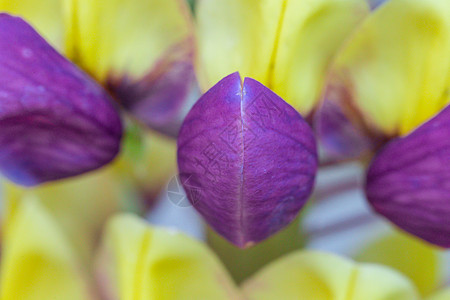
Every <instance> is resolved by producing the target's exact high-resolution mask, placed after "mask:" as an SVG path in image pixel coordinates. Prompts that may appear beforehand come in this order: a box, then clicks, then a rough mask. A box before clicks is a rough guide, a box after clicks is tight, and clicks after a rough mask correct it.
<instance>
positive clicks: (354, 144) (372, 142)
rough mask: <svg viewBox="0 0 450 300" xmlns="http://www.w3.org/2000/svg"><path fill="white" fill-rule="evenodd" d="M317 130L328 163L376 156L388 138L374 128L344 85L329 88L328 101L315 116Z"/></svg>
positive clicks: (325, 98) (325, 99)
mask: <svg viewBox="0 0 450 300" xmlns="http://www.w3.org/2000/svg"><path fill="white" fill-rule="evenodd" d="M314 129H315V132H316V138H317V140H318V142H319V145H320V146H321V147H322V148H321V150H322V153H323V154H324V156H325V157H326V161H327V162H330V161H331V162H339V161H343V160H351V159H359V158H362V157H364V156H367V155H372V153H373V152H374V151H375V149H378V148H379V147H380V145H383V144H384V143H385V142H386V138H385V137H384V136H383V135H381V134H380V133H378V132H375V130H374V129H373V128H370V126H368V125H367V124H366V123H365V121H364V120H363V116H362V114H361V112H359V111H358V109H356V108H355V105H354V104H353V102H352V96H351V95H350V93H349V92H348V91H347V90H345V88H342V87H341V86H339V87H337V86H333V85H330V86H328V88H327V90H326V93H325V97H324V101H323V103H322V104H321V105H320V106H319V108H318V110H317V111H316V113H315V115H314Z"/></svg>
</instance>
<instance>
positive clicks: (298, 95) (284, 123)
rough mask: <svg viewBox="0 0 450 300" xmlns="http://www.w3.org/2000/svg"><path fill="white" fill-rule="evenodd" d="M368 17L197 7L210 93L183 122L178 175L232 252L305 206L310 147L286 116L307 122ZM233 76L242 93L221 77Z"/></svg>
mask: <svg viewBox="0 0 450 300" xmlns="http://www.w3.org/2000/svg"><path fill="white" fill-rule="evenodd" d="M367 12H368V5H367V3H366V2H365V1H360V0H351V1H341V0H326V1H316V2H314V3H312V2H311V3H309V2H307V1H297V0H294V1H247V0H245V1H200V2H199V3H198V4H197V14H196V15H197V44H198V45H197V49H198V58H197V77H198V78H199V81H200V83H201V86H202V88H203V89H204V90H205V91H206V90H208V89H210V88H211V87H212V88H211V89H210V90H209V91H208V93H206V94H205V95H204V96H203V97H202V98H201V99H200V100H199V101H198V102H197V104H196V105H195V106H194V107H193V109H192V110H191V111H190V113H189V114H188V116H187V117H186V119H185V121H184V125H183V127H182V129H181V132H180V137H179V139H178V167H179V171H180V175H181V181H182V183H183V186H184V187H185V189H186V190H187V193H188V197H189V199H190V201H191V202H192V203H193V204H194V206H195V207H196V208H197V209H198V211H199V212H200V213H201V214H202V215H203V216H204V217H205V219H206V220H207V221H208V223H209V224H210V225H211V226H212V227H213V228H214V229H215V230H217V231H218V232H219V233H220V234H221V235H223V236H224V237H226V238H227V239H228V240H230V241H231V242H233V243H234V244H236V245H238V246H240V247H245V246H249V245H253V244H255V243H257V242H259V241H261V240H264V239H266V238H267V237H268V236H270V235H271V234H273V233H275V232H277V231H278V230H280V229H281V228H283V227H284V226H286V225H287V224H289V223H290V222H291V221H292V220H293V219H294V217H295V216H296V215H297V213H298V211H299V210H300V209H301V208H302V207H303V205H304V203H305V201H306V199H307V198H308V197H309V195H310V193H311V191H312V186H313V182H314V176H315V172H316V167H317V158H316V157H317V154H316V149H315V142H314V139H313V136H312V132H311V130H310V128H309V127H308V125H307V124H306V122H305V121H304V120H303V119H302V117H301V116H300V115H298V114H295V113H294V111H293V108H294V109H297V110H298V111H300V112H301V113H303V115H304V116H308V115H309V114H310V112H311V111H312V110H313V108H314V105H315V103H316V102H317V100H318V99H319V96H320V91H321V89H322V85H323V84H324V80H325V77H326V74H327V70H328V66H329V63H330V62H331V60H332V58H333V57H334V55H335V53H336V51H337V50H338V49H339V47H340V46H341V45H342V43H343V41H344V40H345V38H346V37H347V36H348V35H349V33H350V32H351V31H352V30H353V28H354V27H355V26H356V25H357V24H358V23H359V22H360V21H361V19H362V18H363V17H364V16H365V15H366V14H367ZM236 71H237V72H239V73H240V74H242V76H248V77H246V79H245V80H244V82H243V83H240V79H239V76H237V75H230V76H228V77H225V76H227V75H229V74H230V73H233V72H236ZM219 80H220V81H219ZM218 81H219V82H218ZM217 82H218V83H217ZM273 92H275V93H277V94H278V95H279V96H281V98H283V99H281V98H280V97H278V96H277V95H275V94H274V93H273ZM284 101H286V102H287V103H289V104H291V105H292V106H293V108H292V107H290V106H289V105H288V104H287V103H285V102H284Z"/></svg>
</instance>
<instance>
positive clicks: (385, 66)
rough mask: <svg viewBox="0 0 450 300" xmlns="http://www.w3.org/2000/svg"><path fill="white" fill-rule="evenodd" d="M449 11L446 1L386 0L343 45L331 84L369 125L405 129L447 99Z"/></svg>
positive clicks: (390, 131)
mask: <svg viewBox="0 0 450 300" xmlns="http://www.w3.org/2000/svg"><path fill="white" fill-rule="evenodd" d="M449 16H450V1H448V0H391V1H387V2H386V3H385V4H383V5H382V6H381V7H380V8H379V9H378V10H376V11H375V12H374V13H373V14H372V15H371V16H370V17H369V18H367V19H366V21H365V22H364V24H363V25H362V26H361V27H360V29H359V30H358V32H357V33H356V34H355V35H354V36H353V38H352V39H351V41H350V42H349V43H348V44H347V45H346V47H345V48H344V50H343V51H342V52H341V54H340V55H339V58H338V59H337V62H336V65H335V66H334V67H333V78H334V80H335V81H336V82H334V84H337V85H343V86H346V87H347V89H348V90H349V94H351V95H352V100H353V102H354V104H356V105H357V106H358V107H360V109H361V110H362V112H363V114H364V116H365V119H366V120H368V122H369V123H370V124H369V125H372V126H375V127H376V128H377V129H379V130H382V131H384V132H385V133H386V134H388V135H395V134H398V133H399V134H406V133H408V132H409V131H410V130H412V129H414V128H415V127H416V126H418V125H419V124H421V123H423V122H424V121H425V120H427V119H428V118H430V117H431V116H432V115H434V114H436V113H437V112H438V111H439V110H440V109H441V108H442V107H443V106H444V105H445V104H446V103H448V102H449V101H450V93H449V88H450V71H449V70H450V18H449Z"/></svg>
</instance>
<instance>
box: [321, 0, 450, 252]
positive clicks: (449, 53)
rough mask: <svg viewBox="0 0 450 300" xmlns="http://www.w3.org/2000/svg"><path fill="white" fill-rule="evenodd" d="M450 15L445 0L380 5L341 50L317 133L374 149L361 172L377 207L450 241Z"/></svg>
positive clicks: (355, 152)
mask: <svg viewBox="0 0 450 300" xmlns="http://www.w3.org/2000/svg"><path fill="white" fill-rule="evenodd" d="M449 15H450V3H449V2H448V1H445V0H443V1H442V0H431V1H414V0H391V1H387V2H386V3H384V4H382V5H381V6H379V7H378V8H377V9H376V10H375V11H374V12H373V13H372V14H371V15H370V16H369V17H368V18H367V19H366V20H365V21H364V22H363V23H362V24H361V26H360V27H358V29H357V30H356V32H355V33H354V34H353V35H352V36H351V37H350V38H349V40H348V42H347V43H346V44H345V46H344V47H343V49H342V51H340V53H339V55H338V56H337V58H336V60H335V62H334V64H333V67H332V70H331V74H330V83H329V87H328V91H327V93H326V97H325V98H326V99H325V102H324V104H323V107H322V108H321V110H319V116H318V125H319V127H318V133H319V138H320V139H321V141H322V143H323V144H324V145H325V149H328V150H331V153H332V154H333V153H334V155H335V156H336V157H340V158H342V157H345V156H353V157H363V158H365V159H367V158H368V157H369V158H370V157H372V156H373V154H374V153H376V154H375V158H374V159H373V160H372V162H371V165H370V167H369V170H368V173H367V179H366V195H367V198H368V200H369V202H370V204H371V205H372V207H373V208H374V209H375V211H376V212H378V213H380V214H381V215H383V216H385V217H386V218H388V219H389V220H390V221H391V222H393V223H394V224H396V225H397V226H399V227H400V228H402V229H403V230H406V231H407V232H409V233H412V234H414V235H416V236H418V237H420V238H422V239H424V240H426V241H428V242H430V243H433V244H436V245H439V246H441V247H447V248H448V247H450V223H449V219H448V217H447V216H448V214H449V212H450V210H449V209H450V202H449V200H450V199H449V191H450V190H449V185H448V175H449V174H450V169H449V166H450V164H449V163H448V162H449V159H450V144H449V142H448V141H449V137H450V127H449V124H450V123H449V121H450V108H448V107H447V104H448V103H449V101H450V96H449V95H450V94H449V89H450V72H449V70H450V19H449ZM386 141H389V143H387V144H386ZM381 148H382V149H381ZM380 149H381V151H379V150H380Z"/></svg>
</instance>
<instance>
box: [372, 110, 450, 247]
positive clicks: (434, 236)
mask: <svg viewBox="0 0 450 300" xmlns="http://www.w3.org/2000/svg"><path fill="white" fill-rule="evenodd" d="M449 179H450V107H447V108H445V109H444V110H443V111H442V112H441V113H439V114H438V115H437V116H435V117H434V118H432V119H431V120H430V121H428V122H426V123H425V124H423V125H422V126H421V127H419V128H418V129H416V130H415V131H413V132H412V133H411V134H409V135H408V136H405V137H403V138H398V139H396V140H393V141H392V142H391V143H390V144H388V145H387V146H386V147H385V148H384V149H383V150H382V151H381V152H380V153H379V154H378V155H377V156H376V157H375V159H374V160H373V161H372V164H371V166H370V168H369V171H368V174H367V183H366V194H367V198H368V200H369V202H370V204H371V205H372V206H373V208H374V209H375V210H376V211H377V212H378V213H380V214H381V215H383V216H385V217H386V218H388V219H389V220H390V221H391V222H393V223H394V224H396V225H397V226H399V227H400V228H402V229H403V230H405V231H407V232H409V233H411V234H413V235H416V236H418V237H420V238H422V239H424V240H426V241H428V242H430V243H432V244H435V245H438V246H441V247H446V248H449V247H450V218H449V215H450V198H449V195H450V184H449Z"/></svg>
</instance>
